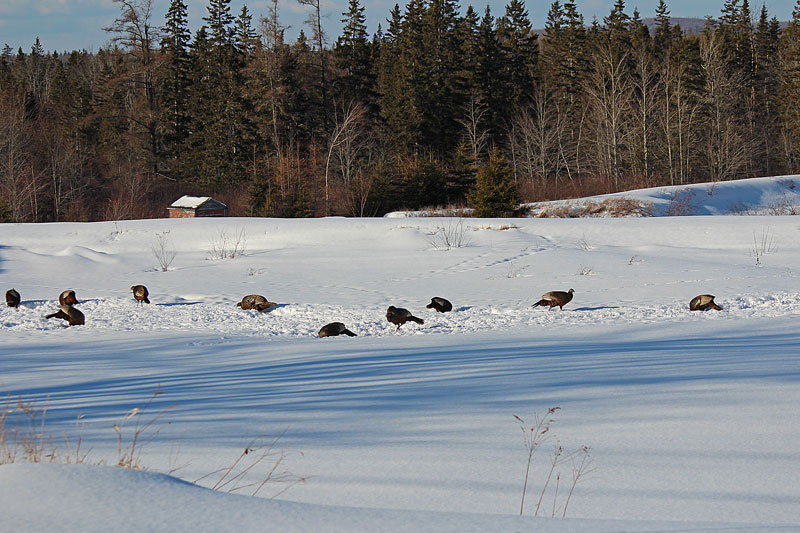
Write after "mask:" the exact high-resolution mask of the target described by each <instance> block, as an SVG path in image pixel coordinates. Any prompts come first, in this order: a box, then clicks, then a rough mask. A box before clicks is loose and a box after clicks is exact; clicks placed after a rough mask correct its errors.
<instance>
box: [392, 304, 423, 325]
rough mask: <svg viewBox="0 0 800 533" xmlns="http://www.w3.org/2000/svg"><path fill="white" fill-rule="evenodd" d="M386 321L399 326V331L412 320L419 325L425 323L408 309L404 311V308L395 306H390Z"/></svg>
mask: <svg viewBox="0 0 800 533" xmlns="http://www.w3.org/2000/svg"><path fill="white" fill-rule="evenodd" d="M386 320H388V321H389V322H391V323H392V324H397V329H400V326H402V325H403V324H405V323H406V322H408V321H409V320H411V321H412V322H416V323H417V324H424V323H425V321H424V320H422V319H421V318H417V317H415V316H414V315H412V314H411V311H409V310H408V309H403V308H402V307H395V306H393V305H390V306H389V309H387V310H386Z"/></svg>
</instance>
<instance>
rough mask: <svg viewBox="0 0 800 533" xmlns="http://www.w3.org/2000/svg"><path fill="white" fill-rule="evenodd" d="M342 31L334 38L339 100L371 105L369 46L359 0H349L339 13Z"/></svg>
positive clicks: (364, 19) (370, 54) (373, 83)
mask: <svg viewBox="0 0 800 533" xmlns="http://www.w3.org/2000/svg"><path fill="white" fill-rule="evenodd" d="M342 15H343V17H344V18H342V23H343V24H344V27H343V28H342V35H341V36H340V37H339V39H338V40H337V41H336V57H337V60H338V62H339V67H340V68H341V69H342V71H343V74H342V75H341V77H340V78H339V80H338V82H337V89H338V93H339V94H340V95H341V98H342V101H343V102H345V103H347V102H360V103H362V104H366V105H368V106H370V107H373V106H374V100H375V80H374V76H373V71H374V68H373V65H372V53H371V52H372V50H371V48H370V43H369V42H368V40H367V26H366V17H365V16H364V7H363V6H362V5H361V4H360V2H359V0H350V3H349V7H348V10H347V11H346V12H345V13H343V14H342Z"/></svg>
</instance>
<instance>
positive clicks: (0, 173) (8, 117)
mask: <svg viewBox="0 0 800 533" xmlns="http://www.w3.org/2000/svg"><path fill="white" fill-rule="evenodd" d="M32 139H33V135H32V131H31V126H30V125H29V124H28V123H26V121H25V102H24V98H23V97H22V96H18V95H13V94H12V95H9V96H8V97H5V98H0V194H2V197H3V198H4V199H5V202H6V203H7V204H8V208H9V209H10V212H11V219H12V220H13V221H14V222H23V221H26V220H31V219H32V220H36V219H37V216H36V215H37V211H38V200H39V195H38V193H39V192H40V190H41V184H40V179H39V176H38V175H37V173H36V170H35V168H34V162H33V157H32V154H31V152H30V144H31V143H32Z"/></svg>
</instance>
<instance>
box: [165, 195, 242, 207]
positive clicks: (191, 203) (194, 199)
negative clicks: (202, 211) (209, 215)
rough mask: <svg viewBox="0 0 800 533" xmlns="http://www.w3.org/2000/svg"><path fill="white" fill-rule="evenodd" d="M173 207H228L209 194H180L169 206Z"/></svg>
mask: <svg viewBox="0 0 800 533" xmlns="http://www.w3.org/2000/svg"><path fill="white" fill-rule="evenodd" d="M170 207H172V208H175V209H198V208H200V207H228V206H226V205H225V204H223V203H222V202H220V201H219V200H214V199H213V198H211V197H210V196H188V195H187V196H181V197H180V198H178V199H177V200H175V201H174V202H172V205H171V206H170Z"/></svg>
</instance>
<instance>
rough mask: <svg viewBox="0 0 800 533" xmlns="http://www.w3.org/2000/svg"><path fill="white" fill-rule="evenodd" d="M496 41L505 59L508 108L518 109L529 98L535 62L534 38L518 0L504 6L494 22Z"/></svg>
mask: <svg viewBox="0 0 800 533" xmlns="http://www.w3.org/2000/svg"><path fill="white" fill-rule="evenodd" d="M498 39H499V40H500V44H501V46H502V47H503V49H504V51H505V55H506V57H507V58H508V64H507V68H508V75H507V76H508V83H509V85H510V91H511V94H510V95H509V96H510V98H511V101H510V102H509V108H510V109H514V108H518V107H519V106H520V105H522V104H526V103H528V102H529V101H530V99H531V96H532V94H533V81H534V79H536V76H537V70H538V59H539V42H538V36H537V35H536V33H534V31H533V27H532V25H531V21H530V19H529V18H528V11H527V10H526V9H525V4H524V3H523V2H522V1H521V0H511V1H510V2H509V4H508V5H507V6H506V12H505V15H504V16H503V17H502V18H501V19H500V21H499V23H498Z"/></svg>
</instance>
